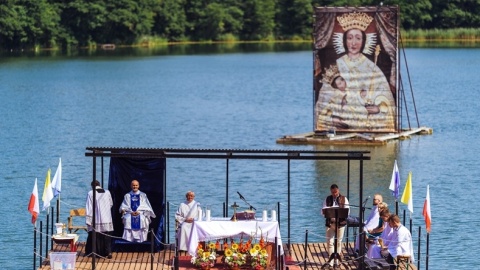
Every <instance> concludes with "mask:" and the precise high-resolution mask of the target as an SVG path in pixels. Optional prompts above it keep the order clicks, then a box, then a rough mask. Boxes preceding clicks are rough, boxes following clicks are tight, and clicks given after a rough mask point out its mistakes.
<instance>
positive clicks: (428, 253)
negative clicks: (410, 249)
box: [425, 232, 430, 270]
mask: <svg viewBox="0 0 480 270" xmlns="http://www.w3.org/2000/svg"><path fill="white" fill-rule="evenodd" d="M429 249H430V233H429V232H427V253H426V255H425V258H426V260H425V270H428V258H429V257H430V251H429Z"/></svg>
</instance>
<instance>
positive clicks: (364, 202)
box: [363, 196, 370, 205]
mask: <svg viewBox="0 0 480 270" xmlns="http://www.w3.org/2000/svg"><path fill="white" fill-rule="evenodd" d="M368 199H370V196H368V197H367V198H366V199H365V201H363V205H365V204H366V203H367V201H368Z"/></svg>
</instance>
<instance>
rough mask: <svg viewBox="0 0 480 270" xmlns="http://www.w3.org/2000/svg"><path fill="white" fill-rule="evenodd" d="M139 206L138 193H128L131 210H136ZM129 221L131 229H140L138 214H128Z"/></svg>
mask: <svg viewBox="0 0 480 270" xmlns="http://www.w3.org/2000/svg"><path fill="white" fill-rule="evenodd" d="M139 206H140V194H133V193H130V207H131V208H132V211H133V212H135V211H137V209H138V207H139ZM130 218H131V219H130V222H131V225H132V230H140V215H138V216H133V215H130Z"/></svg>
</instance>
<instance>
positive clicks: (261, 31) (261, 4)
mask: <svg viewBox="0 0 480 270" xmlns="http://www.w3.org/2000/svg"><path fill="white" fill-rule="evenodd" d="M242 9H243V29H242V34H241V38H242V39H244V40H263V39H269V38H271V37H273V34H274V30H275V0H263V1H259V0H245V1H244V2H243V6H242Z"/></svg>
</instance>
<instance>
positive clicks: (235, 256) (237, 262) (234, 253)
mask: <svg viewBox="0 0 480 270" xmlns="http://www.w3.org/2000/svg"><path fill="white" fill-rule="evenodd" d="M224 258H225V263H226V264H227V265H228V266H229V267H230V268H231V269H239V268H240V266H242V265H244V264H245V263H246V262H247V254H246V253H245V252H244V251H243V249H241V248H240V246H239V245H238V244H237V243H233V244H232V246H231V247H229V248H226V249H225V257H224Z"/></svg>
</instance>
